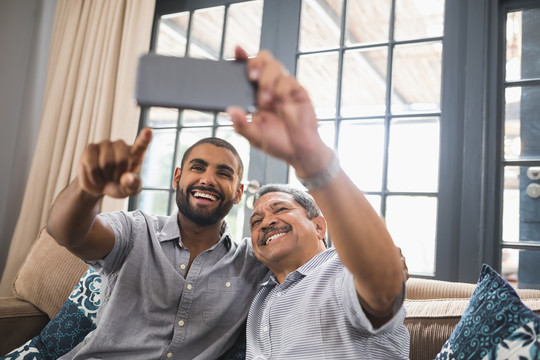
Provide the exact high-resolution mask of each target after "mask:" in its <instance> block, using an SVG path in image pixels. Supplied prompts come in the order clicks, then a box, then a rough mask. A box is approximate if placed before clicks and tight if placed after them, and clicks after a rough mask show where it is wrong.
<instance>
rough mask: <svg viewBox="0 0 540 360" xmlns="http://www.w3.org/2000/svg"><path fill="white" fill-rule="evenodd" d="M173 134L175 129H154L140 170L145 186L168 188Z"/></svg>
mask: <svg viewBox="0 0 540 360" xmlns="http://www.w3.org/2000/svg"><path fill="white" fill-rule="evenodd" d="M175 136H176V130H175V129H173V130H169V129H167V130H159V129H155V130H154V133H153V136H152V142H151V143H150V147H149V148H148V151H147V152H146V156H145V158H144V163H143V166H142V170H141V171H142V173H141V176H142V178H143V179H144V181H143V186H144V187H145V188H146V187H152V188H154V187H158V188H164V189H169V188H170V184H171V181H172V171H173V169H172V165H173V164H172V160H173V152H174V140H175Z"/></svg>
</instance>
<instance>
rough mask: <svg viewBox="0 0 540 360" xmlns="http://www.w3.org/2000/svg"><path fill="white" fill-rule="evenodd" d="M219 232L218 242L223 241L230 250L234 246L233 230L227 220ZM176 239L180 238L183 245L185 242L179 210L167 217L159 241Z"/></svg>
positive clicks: (179, 241)
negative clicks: (179, 225) (179, 219)
mask: <svg viewBox="0 0 540 360" xmlns="http://www.w3.org/2000/svg"><path fill="white" fill-rule="evenodd" d="M219 234H220V239H219V241H218V244H219V243H221V242H223V245H224V246H225V249H226V250H227V251H229V250H230V249H231V246H232V232H231V229H230V228H229V225H228V224H227V221H223V224H222V225H221V229H220V231H219ZM176 239H178V244H179V245H180V246H181V247H183V246H184V244H183V243H182V239H181V238H180V228H179V227H178V210H177V211H175V212H174V213H173V214H172V215H171V216H169V217H168V218H167V219H166V221H165V224H164V225H163V228H162V230H161V232H160V233H159V242H164V241H170V240H176ZM216 245H217V244H216ZM214 246H215V245H214Z"/></svg>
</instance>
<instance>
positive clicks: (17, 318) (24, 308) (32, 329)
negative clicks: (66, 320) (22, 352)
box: [0, 297, 49, 356]
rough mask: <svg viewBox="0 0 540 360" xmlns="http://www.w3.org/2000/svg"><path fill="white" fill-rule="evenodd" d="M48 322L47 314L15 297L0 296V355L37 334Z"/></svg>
mask: <svg viewBox="0 0 540 360" xmlns="http://www.w3.org/2000/svg"><path fill="white" fill-rule="evenodd" d="M48 322H49V317H48V316H47V314H45V313H44V312H42V311H41V310H39V309H38V308H37V307H35V306H34V305H32V304H30V303H28V302H26V301H23V300H19V299H17V298H15V297H0V339H2V341H0V356H3V355H5V354H7V353H9V352H10V351H12V350H13V349H16V348H17V347H19V346H21V345H22V344H24V343H25V342H27V341H28V340H30V339H32V338H33V337H34V336H36V335H38V334H39V333H40V331H41V329H43V328H44V327H45V325H47V323H48Z"/></svg>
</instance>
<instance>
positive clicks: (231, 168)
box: [189, 158, 236, 174]
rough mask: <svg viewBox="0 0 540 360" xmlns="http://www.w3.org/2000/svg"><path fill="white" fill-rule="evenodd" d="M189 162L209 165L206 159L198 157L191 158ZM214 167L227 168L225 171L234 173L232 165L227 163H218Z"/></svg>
mask: <svg viewBox="0 0 540 360" xmlns="http://www.w3.org/2000/svg"><path fill="white" fill-rule="evenodd" d="M189 163H190V164H200V165H203V166H208V165H209V164H208V161H206V160H203V159H200V158H196V159H192V160H190V161H189ZM216 167H217V168H218V169H219V170H227V171H230V172H231V173H233V174H235V173H236V172H235V171H234V168H233V167H232V166H229V165H227V164H218V165H217V166H216Z"/></svg>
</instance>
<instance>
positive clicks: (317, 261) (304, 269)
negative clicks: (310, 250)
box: [261, 248, 336, 286]
mask: <svg viewBox="0 0 540 360" xmlns="http://www.w3.org/2000/svg"><path fill="white" fill-rule="evenodd" d="M334 255H336V250H335V249H334V248H330V249H326V250H324V251H322V252H320V253H318V254H317V255H315V256H314V257H312V258H311V259H310V260H309V261H308V262H307V263H305V264H304V265H302V266H300V267H299V268H298V269H296V270H294V271H293V272H291V273H290V274H288V275H287V277H286V278H285V280H284V281H283V284H282V285H287V284H289V283H291V282H295V281H297V280H298V279H300V278H302V277H305V276H307V275H308V274H309V273H310V272H312V271H313V270H315V269H316V268H317V267H319V265H321V264H323V263H325V262H326V261H327V260H329V259H330V258H331V257H332V256H334ZM273 285H279V283H278V282H277V280H276V277H275V275H274V274H271V275H270V278H269V279H268V280H267V281H264V282H262V283H261V286H273Z"/></svg>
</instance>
